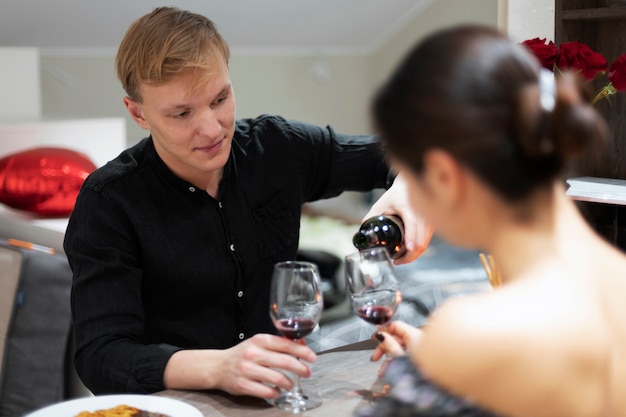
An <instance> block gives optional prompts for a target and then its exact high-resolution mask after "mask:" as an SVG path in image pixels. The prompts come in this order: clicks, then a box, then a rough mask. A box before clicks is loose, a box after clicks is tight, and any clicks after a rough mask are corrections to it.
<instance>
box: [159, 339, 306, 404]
mask: <svg viewBox="0 0 626 417" xmlns="http://www.w3.org/2000/svg"><path fill="white" fill-rule="evenodd" d="M316 357H317V356H316V355H315V353H314V352H313V351H312V350H311V349H310V348H308V347H307V346H306V345H303V344H300V343H297V342H294V341H292V340H289V339H286V338H284V337H280V336H274V335H270V334H257V335H255V336H253V337H251V338H250V339H248V340H245V341H243V342H241V343H239V344H238V345H236V346H233V347H232V348H229V349H226V350H181V351H179V352H176V353H175V354H174V355H172V357H171V358H170V360H169V362H168V364H167V366H166V368H165V375H164V381H165V386H166V388H172V389H176V388H178V389H220V390H222V391H226V392H228V393H230V394H233V395H250V396H253V397H259V398H265V399H272V398H276V397H278V395H279V394H280V389H281V388H282V389H284V390H290V389H291V388H292V386H293V382H292V381H291V379H289V378H288V377H287V376H286V375H285V374H284V372H289V373H293V374H297V375H299V376H301V377H305V378H306V377H309V376H310V375H311V369H310V368H309V367H308V366H307V365H306V364H305V363H303V362H301V361H299V360H298V358H300V359H302V360H304V361H306V362H314V361H315V359H316Z"/></svg>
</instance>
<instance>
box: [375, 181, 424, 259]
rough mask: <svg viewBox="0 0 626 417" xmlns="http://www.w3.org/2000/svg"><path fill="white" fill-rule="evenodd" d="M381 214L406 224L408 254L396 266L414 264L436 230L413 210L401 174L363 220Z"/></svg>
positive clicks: (405, 239) (405, 238) (401, 257)
mask: <svg viewBox="0 0 626 417" xmlns="http://www.w3.org/2000/svg"><path fill="white" fill-rule="evenodd" d="M380 214H391V215H396V216H398V217H400V218H401V219H402V223H403V224H404V247H405V248H406V252H405V253H404V254H403V255H402V256H400V257H399V258H397V259H394V263H395V264H397V265H401V264H408V263H410V262H413V261H414V260H415V259H417V258H418V256H420V255H421V254H422V253H423V252H424V251H425V250H426V248H427V247H428V244H429V243H430V239H431V237H432V235H433V231H434V230H433V228H432V227H431V226H430V225H428V224H427V223H426V222H425V221H424V219H422V218H421V217H419V216H417V215H416V214H415V213H414V212H413V210H411V206H410V204H409V194H408V188H407V185H406V182H405V181H404V178H403V176H402V174H401V173H400V174H398V175H397V176H396V178H395V180H394V182H393V185H392V186H391V187H390V188H389V189H388V190H387V191H386V192H385V193H384V194H383V195H381V196H380V198H379V199H378V200H377V201H376V202H375V203H374V204H373V205H372V207H371V208H370V210H369V211H368V213H367V214H366V215H365V217H364V218H363V220H365V219H368V218H370V217H373V216H378V215H380Z"/></svg>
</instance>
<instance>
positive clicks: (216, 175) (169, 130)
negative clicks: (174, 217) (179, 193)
mask: <svg viewBox="0 0 626 417" xmlns="http://www.w3.org/2000/svg"><path fill="white" fill-rule="evenodd" d="M195 81H196V78H195V76H194V74H193V72H192V71H188V72H186V73H183V74H181V75H180V76H178V77H176V78H174V79H173V80H171V81H169V82H167V83H165V84H163V85H158V86H149V85H145V84H143V85H141V87H140V90H139V92H140V94H141V97H142V99H143V102H142V103H137V102H135V101H133V100H131V99H130V98H128V97H126V98H125V99H124V103H125V104H126V107H127V108H128V110H129V112H130V114H131V116H132V117H133V119H134V120H135V121H136V122H137V124H139V126H141V127H143V128H144V129H147V130H149V131H150V133H151V134H152V139H153V141H154V146H155V148H156V151H157V153H158V154H159V156H160V157H161V159H162V160H163V161H164V162H165V163H166V164H167V166H168V167H169V168H170V169H171V170H172V171H173V172H174V173H175V174H176V175H178V176H179V177H181V178H183V179H185V180H187V181H189V182H191V183H192V184H194V185H196V186H197V187H201V188H202V189H209V188H214V189H216V188H217V184H218V183H219V180H220V179H221V175H222V170H223V168H224V165H225V164H226V162H227V161H228V156H229V154H230V148H231V143H232V139H233V134H234V129H235V96H234V92H233V89H232V86H231V83H230V76H229V73H228V66H227V65H226V63H225V62H220V63H219V65H217V66H216V68H215V74H214V75H213V76H212V77H211V78H210V79H209V81H208V82H206V83H205V84H201V85H200V86H196V85H195Z"/></svg>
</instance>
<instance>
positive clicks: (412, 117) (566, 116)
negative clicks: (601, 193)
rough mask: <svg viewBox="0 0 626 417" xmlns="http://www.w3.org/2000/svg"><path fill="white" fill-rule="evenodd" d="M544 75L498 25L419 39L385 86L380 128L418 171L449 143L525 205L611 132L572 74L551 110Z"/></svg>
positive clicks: (377, 111) (377, 104) (377, 115)
mask: <svg viewBox="0 0 626 417" xmlns="http://www.w3.org/2000/svg"><path fill="white" fill-rule="evenodd" d="M539 72H540V65H539V63H538V61H537V60H536V58H535V57H534V56H533V55H532V54H531V53H530V52H528V50H527V49H526V48H524V47H523V46H522V45H520V44H517V43H514V42H512V41H511V40H510V39H508V38H507V37H506V36H504V35H502V34H501V33H499V32H498V31H496V30H495V29H491V28H486V27H479V26H462V27H455V28H450V29H446V30H444V31H441V32H438V33H436V34H433V35H431V36H430V37H428V38H427V39H426V40H424V41H423V42H422V43H420V44H418V45H417V46H416V47H415V48H414V49H413V50H412V51H411V52H410V53H409V54H408V55H407V57H406V58H405V59H404V61H403V62H402V63H401V65H400V66H399V67H398V68H397V70H396V71H395V72H394V74H392V76H391V78H390V79H389V80H388V81H387V82H386V83H385V84H384V85H383V87H382V88H381V89H380V91H379V92H378V94H377V96H376V97H375V100H374V103H373V112H374V123H375V128H376V129H377V130H378V132H379V133H380V134H381V136H382V137H383V139H384V141H385V142H386V146H387V149H388V150H389V152H390V153H391V154H392V155H393V156H395V157H397V158H398V159H399V160H400V161H402V162H403V163H405V164H406V165H408V166H409V167H411V168H412V169H413V170H414V171H415V173H418V174H419V173H421V171H422V169H423V155H424V152H425V151H427V150H428V149H433V148H439V149H443V150H445V151H447V152H448V153H450V154H451V155H452V156H453V157H454V158H456V159H457V160H458V161H459V162H460V163H461V164H463V165H464V166H466V167H468V168H469V169H471V170H472V171H473V172H474V173H475V175H477V176H478V177H479V178H480V179H481V180H482V181H483V182H485V183H486V184H487V185H488V186H490V187H491V188H492V189H493V190H494V191H495V192H496V193H498V194H499V195H501V196H502V197H503V198H504V199H505V200H507V201H510V202H516V201H520V200H522V199H524V198H525V197H527V196H528V195H529V194H530V193H531V192H532V191H533V190H535V189H537V188H539V187H541V186H544V185H548V184H550V183H551V182H552V181H553V180H554V179H555V178H556V177H558V176H559V175H560V174H561V173H562V171H563V169H564V167H565V166H566V163H567V162H569V160H570V159H571V158H572V157H573V156H575V155H576V154H578V153H581V152H582V151H583V149H584V148H585V146H586V145H588V144H589V143H591V142H595V143H596V144H599V143H601V141H602V140H603V139H604V135H605V130H606V127H605V123H604V120H603V119H602V118H601V117H600V116H599V115H598V114H597V113H596V112H595V111H594V109H593V108H592V107H591V105H590V104H589V103H588V101H585V100H583V96H582V95H581V91H580V88H581V87H580V86H581V84H580V83H579V81H578V79H577V78H576V77H575V76H574V75H571V74H569V75H567V74H563V75H562V76H558V77H557V80H556V97H555V98H556V104H555V107H554V110H552V111H548V110H545V109H544V108H543V107H542V106H541V104H540V101H539V97H540V87H539Z"/></svg>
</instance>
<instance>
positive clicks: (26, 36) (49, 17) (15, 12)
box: [0, 0, 434, 54]
mask: <svg viewBox="0 0 626 417" xmlns="http://www.w3.org/2000/svg"><path fill="white" fill-rule="evenodd" d="M432 1H434V0H173V4H174V5H176V6H177V7H180V8H182V9H187V10H191V11H193V12H197V13H201V14H204V15H206V16H207V17H209V18H210V19H212V20H213V21H214V22H215V23H216V24H217V25H218V27H219V29H220V31H221V33H222V35H223V36H224V37H225V38H226V40H227V42H228V43H229V44H230V46H231V48H232V50H233V54H236V53H240V54H266V53H274V54H275V53H285V54H311V53H313V54H333V53H336V54H367V53H370V52H372V51H373V50H375V49H376V48H378V47H379V46H381V45H382V44H384V42H385V41H387V40H388V39H389V38H391V37H392V36H393V35H394V34H396V33H397V31H399V30H400V29H401V28H402V27H403V26H404V25H406V24H407V23H408V22H410V21H411V20H413V19H414V18H415V17H416V16H417V15H418V14H419V13H420V12H421V11H422V10H424V8H426V7H427V6H428V5H429V4H430V3H431V2H432ZM171 4H172V3H163V2H158V1H156V0H100V1H95V0H0V47H5V46H28V47H38V48H40V50H41V52H42V53H43V54H46V53H55V52H65V53H69V52H75V53H80V52H86V53H93V52H94V51H96V50H101V51H104V50H106V51H114V50H115V49H116V47H117V45H118V44H119V42H120V40H121V38H122V36H123V35H124V33H125V31H126V29H127V28H128V26H129V25H130V24H131V23H132V22H133V21H134V20H135V19H137V18H138V17H139V16H141V15H143V14H145V13H148V12H150V11H151V10H152V9H153V8H154V7H158V6H163V5H171Z"/></svg>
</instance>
